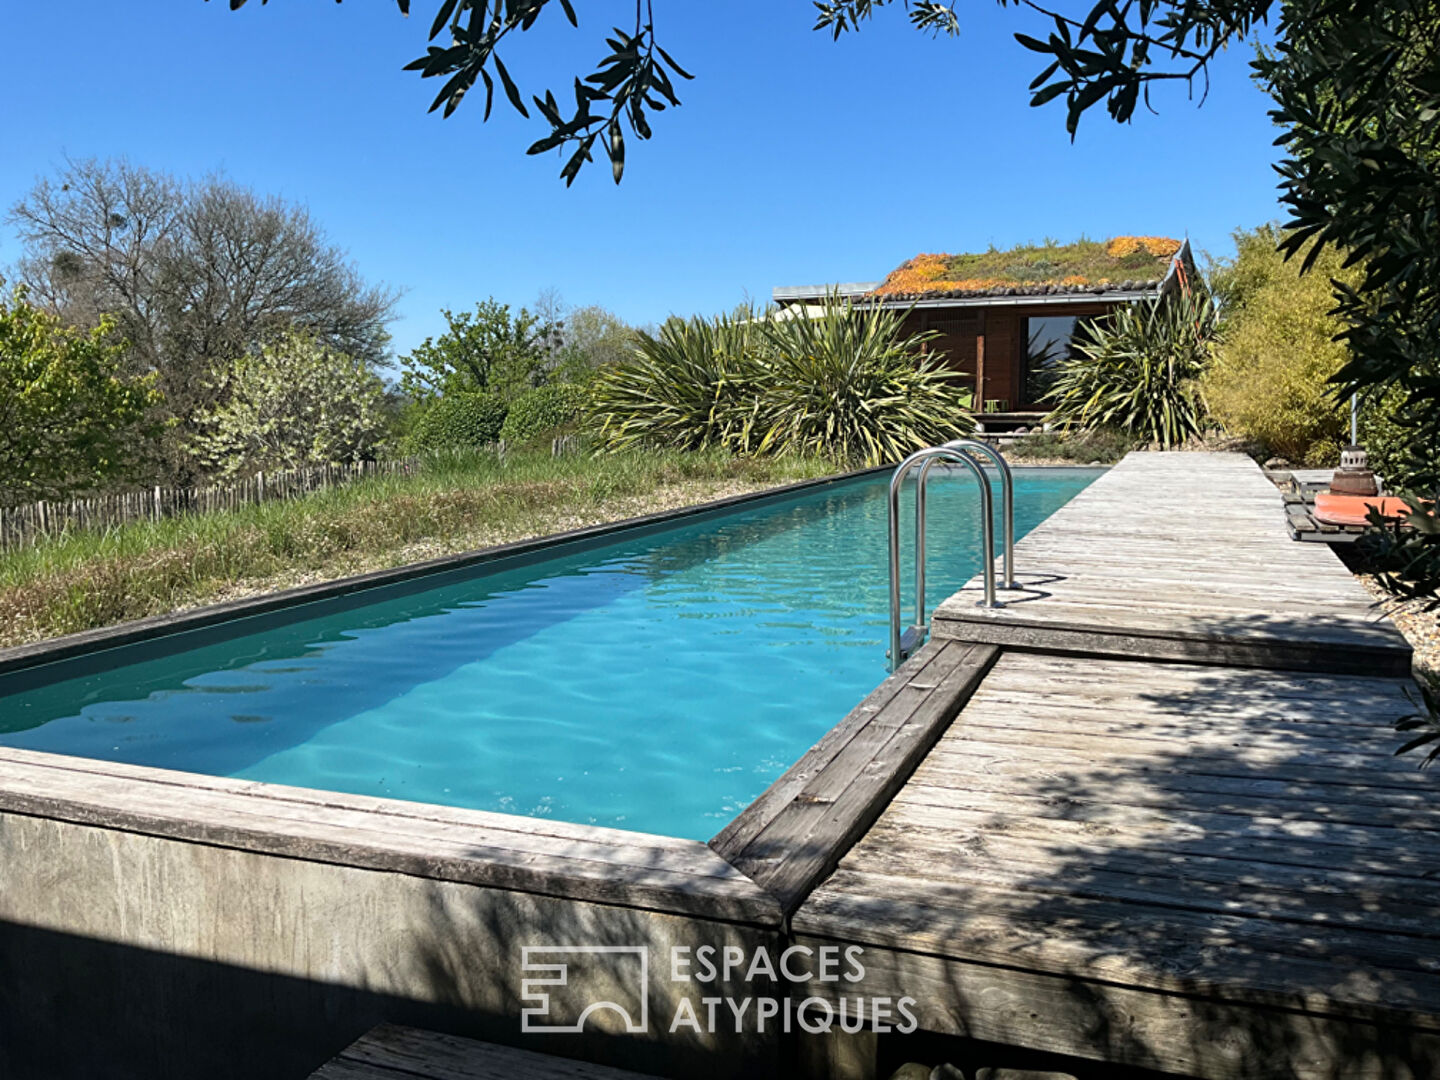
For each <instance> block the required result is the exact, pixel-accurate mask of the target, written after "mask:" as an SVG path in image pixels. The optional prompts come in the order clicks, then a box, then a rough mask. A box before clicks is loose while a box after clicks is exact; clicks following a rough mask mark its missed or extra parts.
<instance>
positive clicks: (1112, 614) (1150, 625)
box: [934, 453, 1411, 675]
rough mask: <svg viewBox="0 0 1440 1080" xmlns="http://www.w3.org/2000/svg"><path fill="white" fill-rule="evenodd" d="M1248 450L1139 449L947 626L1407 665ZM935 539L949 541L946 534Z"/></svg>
mask: <svg viewBox="0 0 1440 1080" xmlns="http://www.w3.org/2000/svg"><path fill="white" fill-rule="evenodd" d="M1286 520H1287V519H1286V515H1285V507H1284V499H1283V496H1282V495H1281V494H1280V492H1279V491H1278V490H1277V489H1276V487H1275V485H1274V484H1272V483H1270V481H1268V480H1267V479H1266V478H1265V476H1264V474H1263V473H1262V472H1261V471H1260V469H1259V467H1258V466H1256V465H1255V463H1254V462H1253V461H1251V460H1250V459H1249V458H1248V457H1246V456H1244V455H1242V454H1196V453H1135V454H1131V455H1129V456H1128V457H1126V458H1125V460H1124V461H1122V462H1121V463H1120V464H1119V465H1117V466H1116V467H1115V468H1113V469H1111V470H1110V471H1109V472H1108V473H1106V474H1105V475H1104V476H1102V477H1101V478H1100V479H1099V480H1097V481H1096V482H1095V483H1094V484H1092V485H1091V486H1090V487H1088V488H1087V489H1086V490H1085V491H1083V492H1081V493H1080V494H1079V495H1078V496H1076V497H1075V499H1073V500H1072V501H1071V502H1070V503H1069V504H1068V505H1067V506H1065V507H1064V508H1063V509H1062V510H1061V512H1060V513H1058V514H1056V515H1054V516H1053V517H1051V518H1049V519H1048V520H1047V521H1045V522H1043V523H1042V524H1040V525H1039V526H1038V527H1036V528H1035V530H1034V531H1032V532H1031V533H1030V534H1029V535H1028V536H1026V537H1025V538H1024V539H1023V540H1021V541H1020V543H1019V544H1017V545H1016V552H1015V566H1016V580H1017V583H1018V584H1020V585H1022V586H1023V587H1024V588H1023V589H1022V590H1021V591H1018V592H1015V593H1005V592H1002V593H1001V598H1002V599H1003V600H1004V602H1005V607H1003V608H1000V609H998V610H987V609H984V608H978V607H976V606H975V600H976V599H978V597H979V595H980V591H979V584H978V581H976V582H971V583H969V584H968V585H967V586H966V587H965V588H964V589H963V590H962V591H961V592H960V593H958V594H957V595H956V596H954V597H952V598H951V599H950V600H947V601H946V602H944V603H943V604H941V605H940V606H939V608H938V609H937V610H936V612H935V619H934V633H935V634H936V635H937V636H940V637H951V638H958V639H960V640H965V641H985V642H990V643H993V644H999V645H1012V646H1018V647H1025V648H1037V649H1045V650H1050V651H1069V652H1077V653H1087V654H1092V655H1113V656H1130V657H1141V658H1148V659H1162V660H1169V659H1175V660H1200V661H1207V662H1216V663H1226V664H1235V665H1243V666H1255V667H1278V668H1292V669H1300V670H1306V669H1308V670H1316V671H1323V672H1328V673H1335V672H1349V673H1354V674H1361V675H1375V674H1383V675H1404V674H1408V672H1409V670H1410V662H1411V661H1410V657H1411V650H1410V648H1409V646H1408V645H1407V644H1406V643H1405V640H1404V638H1402V637H1401V636H1400V633H1399V631H1397V630H1396V629H1395V628H1394V626H1393V625H1392V624H1391V623H1390V622H1389V621H1388V620H1386V619H1383V618H1382V617H1380V616H1379V615H1378V614H1377V612H1376V611H1375V609H1374V607H1373V605H1372V600H1371V598H1370V596H1369V594H1367V593H1366V592H1365V590H1364V589H1363V588H1362V587H1361V586H1360V585H1359V584H1358V583H1357V582H1356V581H1355V580H1354V578H1353V577H1352V576H1351V575H1350V573H1349V571H1347V570H1346V569H1345V567H1344V566H1343V565H1342V564H1341V563H1340V562H1339V560H1338V559H1336V557H1335V556H1334V554H1333V553H1332V552H1330V551H1328V550H1327V549H1326V548H1325V547H1324V546H1323V545H1312V544H1297V543H1295V542H1294V541H1293V540H1291V538H1290V535H1289V531H1288V529H1287V526H1286ZM934 542H938V540H937V541H934Z"/></svg>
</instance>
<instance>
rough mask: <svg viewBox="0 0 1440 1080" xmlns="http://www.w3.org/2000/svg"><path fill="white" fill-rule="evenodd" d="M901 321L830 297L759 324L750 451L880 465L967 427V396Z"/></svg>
mask: <svg viewBox="0 0 1440 1080" xmlns="http://www.w3.org/2000/svg"><path fill="white" fill-rule="evenodd" d="M903 322H904V313H902V312H898V311H895V310H893V309H886V308H857V307H855V306H853V305H852V304H850V303H848V302H846V301H844V300H841V299H840V298H839V297H838V296H833V295H832V296H830V297H828V298H827V299H826V301H825V304H824V305H823V307H822V309H821V310H820V311H819V312H818V313H815V314H813V315H812V316H811V317H808V318H807V317H804V316H801V317H797V318H791V319H777V318H771V319H767V320H766V321H765V322H764V323H763V324H761V325H762V330H763V333H764V337H765V343H766V346H767V349H766V356H765V362H764V367H765V372H764V381H763V383H762V384H761V386H760V388H759V395H758V404H759V417H760V423H761V426H762V427H763V431H764V434H763V435H762V436H761V438H760V441H759V443H758V446H757V448H756V449H757V450H758V451H759V452H761V453H765V452H770V453H777V454H797V455H826V456H830V457H833V458H835V459H837V460H839V461H842V462H845V463H848V464H856V465H880V464H883V463H885V462H891V461H899V460H900V459H901V458H903V457H905V456H906V455H907V454H909V453H910V452H912V451H914V450H919V449H922V448H924V447H927V446H934V445H937V444H939V443H943V442H946V441H948V440H950V439H954V438H958V437H960V436H962V435H966V434H969V433H970V432H971V431H972V430H974V427H975V421H974V418H973V417H972V416H971V414H970V404H971V394H970V391H969V390H967V389H965V388H964V387H963V386H961V385H960V384H959V383H958V382H957V381H956V379H955V376H954V372H952V371H950V370H948V369H946V368H945V367H943V366H942V365H941V364H940V362H939V361H937V360H936V359H934V358H933V357H932V356H929V355H927V354H926V353H925V351H924V345H925V344H926V343H927V342H928V341H929V340H931V338H932V337H933V336H934V335H933V334H928V333H925V334H911V335H906V334H904V332H903Z"/></svg>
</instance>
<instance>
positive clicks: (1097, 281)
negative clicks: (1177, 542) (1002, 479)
mask: <svg viewBox="0 0 1440 1080" xmlns="http://www.w3.org/2000/svg"><path fill="white" fill-rule="evenodd" d="M1194 280H1195V262H1194V258H1193V256H1192V255H1191V252H1190V242H1189V240H1170V239H1166V238H1164V237H1156V236H1116V237H1113V238H1111V239H1109V240H1087V239H1081V240H1077V241H1076V242H1074V243H1072V244H1059V243H1056V242H1054V241H1046V242H1045V243H1044V244H1039V245H1025V246H1021V247H1016V248H1011V249H1009V250H1006V251H999V250H996V249H994V248H991V249H990V250H989V251H984V252H979V253H974V254H967V255H917V256H915V258H913V259H910V260H908V261H907V262H904V263H902V264H901V265H900V266H899V267H897V268H896V269H895V270H892V271H891V272H890V274H889V275H888V276H887V277H886V278H885V280H884V281H877V282H865V283H854V284H848V285H839V286H834V285H832V286H823V285H817V286H801V287H798V288H778V289H775V290H774V300H775V303H776V304H777V305H778V306H779V307H781V308H782V309H784V308H795V307H797V306H798V307H803V306H806V305H814V304H817V303H819V302H821V301H823V300H824V298H825V296H826V295H827V293H828V294H834V293H837V292H838V293H839V295H841V296H843V297H845V298H847V299H850V300H852V301H853V302H855V303H857V304H864V305H877V306H883V307H890V308H902V309H905V310H907V311H908V312H909V314H908V315H907V316H906V321H905V329H906V330H907V331H909V332H917V331H922V330H928V331H934V332H935V333H936V334H937V335H938V337H937V338H936V339H935V341H934V342H932V343H931V345H930V348H931V349H934V350H935V351H937V352H941V353H943V354H944V355H945V356H946V357H947V362H948V363H949V364H950V365H951V366H953V367H954V368H955V369H956V371H957V372H959V373H960V376H961V377H962V378H963V379H965V380H966V381H967V382H968V383H969V384H970V385H971V386H972V388H974V390H975V400H976V401H977V402H983V405H978V406H977V409H976V411H977V412H981V411H983V412H984V414H985V415H984V417H983V423H984V426H985V428H986V429H987V430H990V431H1004V430H1009V429H1014V428H1017V427H1022V426H1025V425H1029V424H1033V423H1036V422H1037V421H1039V420H1040V419H1041V418H1043V416H1044V415H1045V412H1046V411H1048V406H1047V405H1046V404H1045V403H1044V401H1043V400H1042V398H1043V397H1044V394H1045V392H1046V389H1047V387H1048V378H1049V375H1050V373H1051V371H1052V370H1053V366H1054V364H1055V361H1056V360H1057V359H1058V358H1059V357H1060V356H1062V355H1064V354H1065V353H1066V352H1067V351H1068V349H1069V348H1070V341H1071V337H1072V335H1073V334H1074V332H1075V328H1076V323H1077V320H1081V319H1087V318H1093V317H1094V316H1097V315H1105V314H1107V313H1109V312H1110V311H1113V310H1114V309H1115V308H1117V307H1119V306H1120V305H1122V304H1131V303H1135V302H1136V301H1139V300H1153V299H1157V298H1158V297H1161V296H1165V295H1169V294H1170V293H1172V292H1174V291H1176V290H1178V289H1181V288H1187V289H1188V287H1189V282H1191V281H1194Z"/></svg>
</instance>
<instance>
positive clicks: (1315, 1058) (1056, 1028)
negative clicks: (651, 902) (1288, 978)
mask: <svg viewBox="0 0 1440 1080" xmlns="http://www.w3.org/2000/svg"><path fill="white" fill-rule="evenodd" d="M835 940H837V939H836V938H834V937H830V936H827V935H824V934H812V933H808V932H806V933H800V934H798V935H797V938H796V941H797V943H798V944H800V945H805V946H808V947H811V948H819V947H821V946H823V945H825V944H828V943H831V942H833V941H835ZM838 940H844V939H838ZM864 964H865V978H864V980H863V982H862V983H861V984H860V985H859V986H858V987H855V986H849V985H844V984H842V985H839V986H836V985H834V984H820V983H816V984H815V985H814V986H813V987H812V988H811V989H810V990H808V991H807V992H808V993H813V994H814V995H816V996H822V997H825V996H828V997H831V998H838V997H839V996H841V995H850V996H854V995H856V994H857V993H863V994H864V995H865V996H866V997H867V998H872V999H873V998H883V997H889V998H899V997H902V996H909V997H912V998H913V999H914V1001H915V1004H914V1006H913V1009H914V1012H915V1014H916V1016H917V1018H918V1020H919V1023H920V1026H921V1027H922V1028H924V1029H925V1030H927V1031H938V1032H942V1033H945V1034H953V1035H962V1036H965V1037H967V1038H973V1039H984V1040H988V1041H990V1042H997V1043H1003V1044H1007V1045H1011V1046H1026V1047H1031V1048H1034V1049H1037V1050H1048V1051H1052V1052H1055V1053H1062V1054H1072V1055H1075V1056H1078V1057H1084V1058H1089V1059H1092V1060H1095V1061H1102V1062H1113V1063H1117V1064H1121V1065H1134V1066H1138V1067H1141V1068H1147V1069H1155V1070H1157V1071H1160V1072H1164V1073H1174V1074H1177V1075H1181V1076H1197V1077H1206V1078H1209V1080H1256V1078H1257V1077H1275V1078H1280V1077H1284V1078H1286V1080H1336V1078H1338V1077H1344V1078H1345V1080H1431V1078H1433V1077H1435V1076H1437V1075H1440V1037H1437V1036H1436V1035H1435V1034H1433V1033H1431V1032H1427V1031H1417V1030H1415V1029H1411V1028H1387V1027H1381V1026H1377V1025H1374V1024H1370V1023H1365V1022H1363V1021H1355V1020H1348V1019H1338V1018H1334V1017H1325V1016H1316V1015H1314V1014H1310V1013H1306V1012H1301V1011H1296V1010H1290V1009H1276V1008H1267V1007H1257V1006H1255V1005H1251V1004H1234V1003H1230V1002H1220V1001H1215V1000H1213V999H1206V998H1196V997H1188V996H1183V995H1176V994H1170V993H1157V992H1153V991H1147V990H1140V989H1137V988H1134V987H1127V986H1121V985H1116V984H1113V983H1105V982H1097V981H1095V980H1091V979H1085V978H1080V977H1073V976H1064V975H1049V974H1041V973H1036V972H1029V971H1024V970H1021V969H1019V968H1016V967H1013V966H1007V965H993V964H978V963H971V962H967V961H964V960H958V959H953V958H946V957H940V956H927V955H922V954H918V953H913V952H907V951H885V950H879V949H866V950H865V953H864Z"/></svg>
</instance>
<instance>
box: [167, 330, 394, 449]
mask: <svg viewBox="0 0 1440 1080" xmlns="http://www.w3.org/2000/svg"><path fill="white" fill-rule="evenodd" d="M222 379H223V382H224V386H223V393H222V394H220V395H219V396H220V397H221V398H222V400H223V404H221V405H218V406H216V407H215V408H213V409H212V410H210V411H209V412H207V413H206V414H205V415H204V416H203V417H201V420H200V424H199V426H200V431H199V433H198V434H197V435H196V436H195V437H194V445H195V450H196V454H197V456H198V457H199V458H200V459H201V460H202V461H204V462H205V463H206V464H207V465H209V466H210V467H211V468H213V469H214V470H216V471H217V472H219V473H221V474H222V475H225V476H235V475H237V474H242V473H253V472H257V471H261V470H264V471H273V470H276V469H294V468H302V467H305V466H311V465H335V464H341V463H347V462H355V461H362V460H365V459H366V458H369V457H370V456H372V455H373V453H374V451H375V448H376V446H377V444H378V443H379V441H380V438H381V436H382V435H383V434H384V432H385V429H386V416H385V411H384V396H385V388H384V385H383V384H382V383H381V381H380V379H379V378H378V377H377V376H376V375H375V373H374V372H372V371H371V370H370V367H369V365H368V364H366V363H365V362H364V361H363V360H359V359H356V358H355V357H352V356H346V355H345V354H343V353H340V352H336V351H335V350H334V349H333V348H331V347H330V346H329V345H327V344H325V343H323V342H322V341H320V340H319V339H318V338H315V337H313V336H311V335H308V334H303V333H299V332H296V331H293V330H292V331H289V332H287V333H285V334H284V335H282V336H281V337H279V338H277V339H276V340H275V341H273V342H271V343H269V344H267V345H265V346H264V347H262V348H261V349H260V351H259V352H258V353H254V354H248V353H247V354H242V355H241V356H239V357H238V358H237V359H236V360H234V361H233V362H232V364H231V365H230V367H229V368H228V370H226V371H225V372H224V374H223V376H222Z"/></svg>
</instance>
